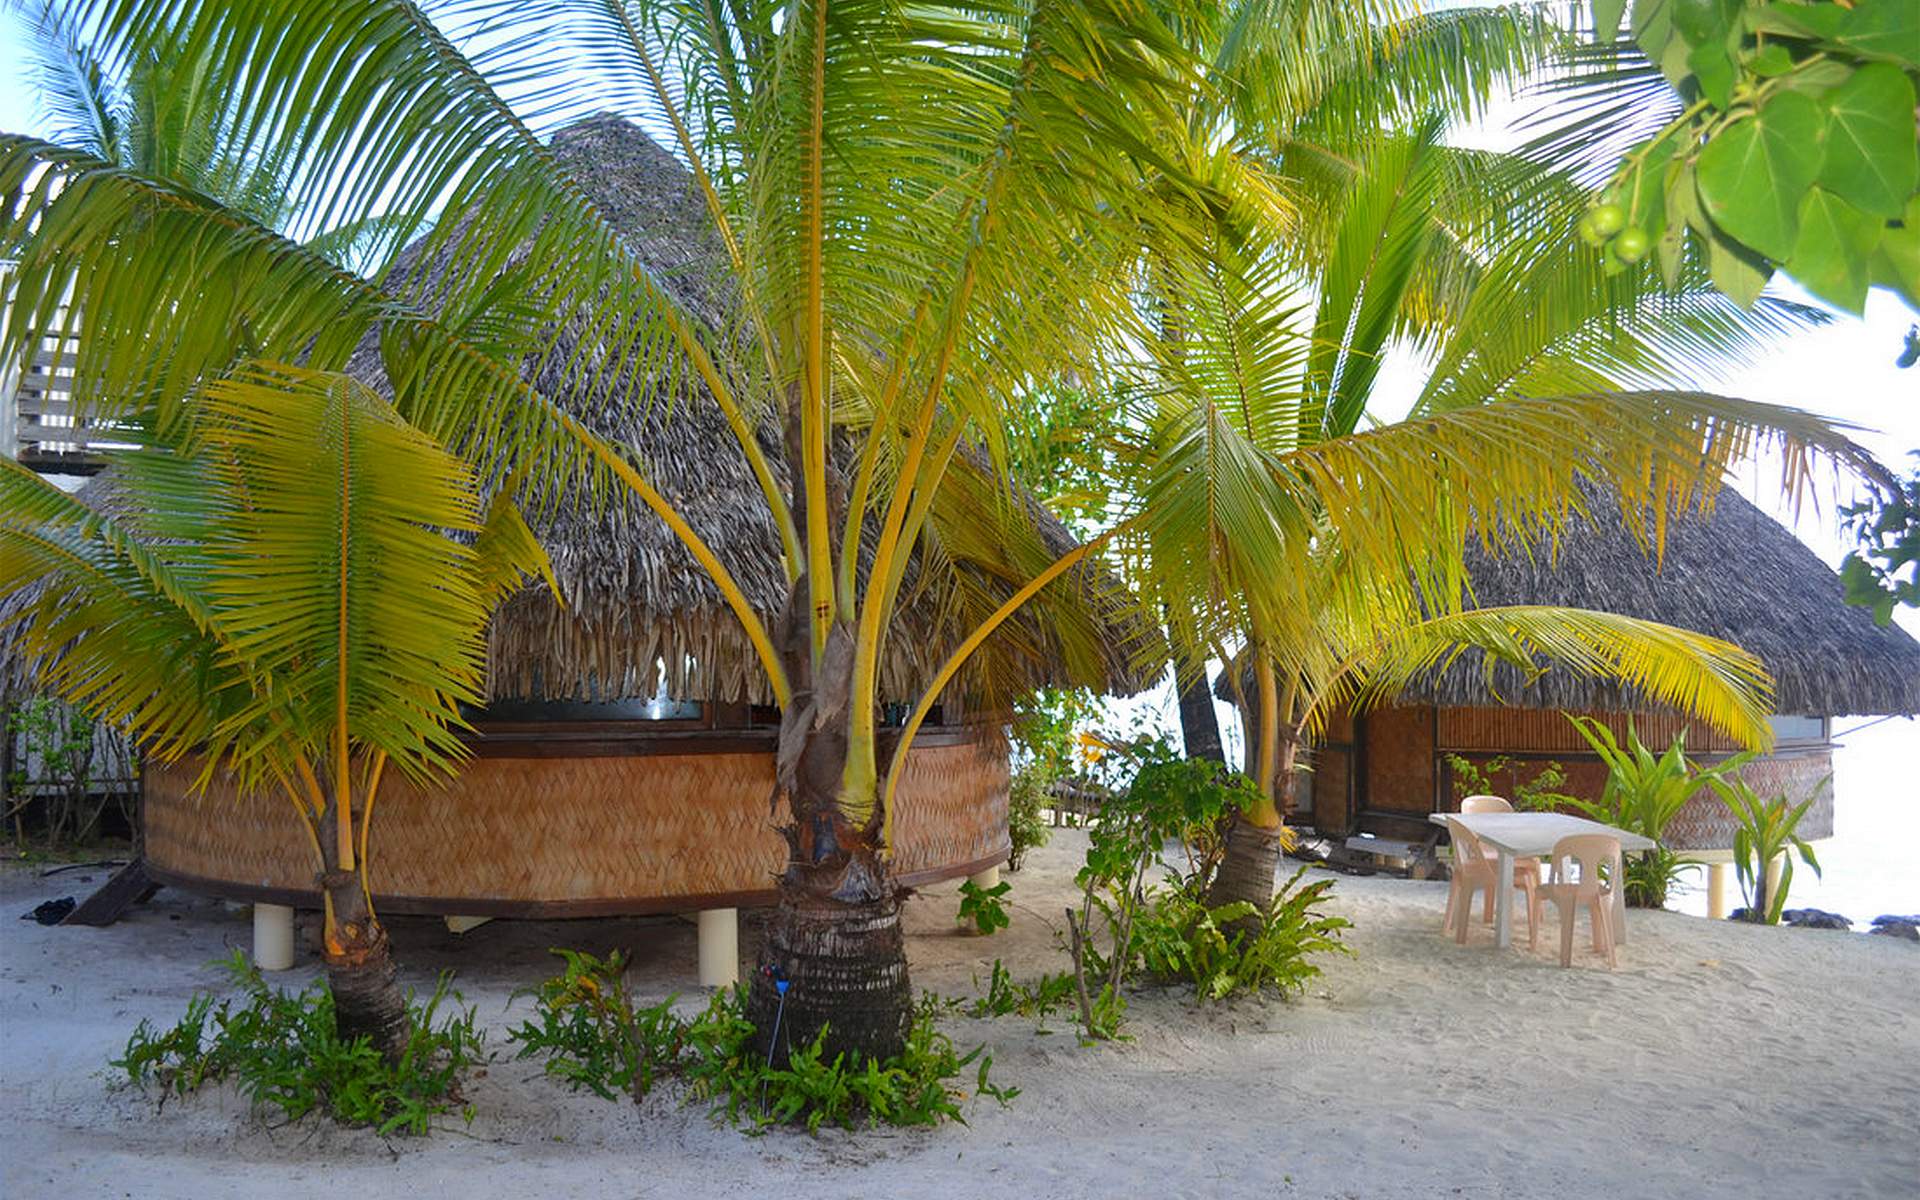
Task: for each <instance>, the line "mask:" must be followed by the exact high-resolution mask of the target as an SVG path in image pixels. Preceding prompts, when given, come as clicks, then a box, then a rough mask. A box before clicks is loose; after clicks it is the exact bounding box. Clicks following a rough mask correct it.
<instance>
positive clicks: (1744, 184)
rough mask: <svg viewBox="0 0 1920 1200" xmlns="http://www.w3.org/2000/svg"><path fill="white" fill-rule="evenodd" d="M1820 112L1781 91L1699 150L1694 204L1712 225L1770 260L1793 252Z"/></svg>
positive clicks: (1814, 160)
mask: <svg viewBox="0 0 1920 1200" xmlns="http://www.w3.org/2000/svg"><path fill="white" fill-rule="evenodd" d="M1822 124H1823V121H1822V114H1821V111H1820V106H1819V105H1818V104H1817V103H1816V102H1815V101H1814V100H1813V99H1812V98H1811V97H1809V96H1806V95H1804V94H1802V93H1800V92H1783V93H1781V94H1779V95H1777V96H1775V97H1773V98H1772V99H1771V100H1769V101H1767V103H1766V105H1765V106H1764V107H1762V108H1761V109H1760V111H1758V112H1757V113H1755V114H1754V115H1753V116H1751V117H1747V118H1744V119H1742V120H1739V121H1736V122H1734V123H1733V124H1732V125H1729V126H1727V127H1726V128H1725V129H1723V130H1722V131H1721V132H1720V133H1719V134H1717V135H1716V136H1715V137H1714V138H1713V140H1712V141H1710V142H1708V143H1707V147H1706V149H1704V150H1702V151H1701V152H1700V163H1699V178H1700V201H1701V204H1702V205H1703V206H1704V207H1705V209H1706V211H1707V215H1708V216H1709V217H1711V218H1713V222H1714V224H1716V225H1718V226H1719V227H1720V228H1721V229H1723V230H1725V231H1726V232H1727V233H1729V234H1731V235H1732V236H1733V237H1735V238H1737V239H1739V240H1740V241H1742V242H1745V243H1746V244H1747V245H1749V246H1751V247H1753V248H1754V249H1755V250H1758V251H1760V252H1761V253H1762V254H1765V255H1766V256H1767V257H1769V258H1771V259H1773V260H1775V261H1776V262H1778V261H1781V260H1783V259H1785V258H1786V257H1787V256H1788V255H1789V254H1791V253H1792V252H1793V246H1794V237H1795V235H1796V234H1797V233H1798V232H1799V221H1798V217H1797V205H1798V204H1799V202H1800V197H1802V196H1804V195H1805V194H1806V191H1807V188H1808V187H1810V186H1812V184H1813V179H1814V175H1815V174H1816V173H1817V172H1818V171H1819V169H1820V138H1821V133H1822Z"/></svg>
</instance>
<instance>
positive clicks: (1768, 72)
mask: <svg viewBox="0 0 1920 1200" xmlns="http://www.w3.org/2000/svg"><path fill="white" fill-rule="evenodd" d="M1747 69H1748V70H1750V71H1752V72H1753V73H1754V74H1755V75H1760V76H1763V77H1765V78H1768V79H1771V78H1773V77H1774V76H1776V75H1785V74H1786V73H1787V72H1788V71H1791V70H1793V54H1792V53H1791V52H1790V51H1789V50H1788V49H1787V48H1786V47H1785V46H1782V45H1781V44H1780V43H1779V42H1768V43H1767V44H1766V45H1764V46H1762V47H1760V50H1759V52H1758V53H1756V54H1755V55H1754V56H1753V57H1752V58H1750V59H1748V60H1747Z"/></svg>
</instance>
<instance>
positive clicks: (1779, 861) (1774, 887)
mask: <svg viewBox="0 0 1920 1200" xmlns="http://www.w3.org/2000/svg"><path fill="white" fill-rule="evenodd" d="M1786 861H1787V856H1786V855H1784V854H1780V855H1776V856H1775V857H1774V859H1773V861H1771V862H1769V863H1768V864H1767V903H1768V904H1769V905H1771V904H1772V903H1773V901H1774V897H1776V896H1778V895H1779V894H1780V868H1781V867H1783V866H1785V865H1786Z"/></svg>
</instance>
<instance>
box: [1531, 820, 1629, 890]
mask: <svg viewBox="0 0 1920 1200" xmlns="http://www.w3.org/2000/svg"><path fill="white" fill-rule="evenodd" d="M1573 863H1578V864H1579V866H1580V872H1579V879H1578V882H1579V884H1580V890H1581V891H1583V892H1584V891H1594V892H1597V891H1599V890H1600V884H1601V880H1602V873H1601V868H1602V867H1605V868H1606V873H1605V874H1606V879H1607V880H1608V881H1610V885H1611V886H1615V887H1617V886H1619V881H1620V839H1619V838H1617V837H1610V836H1608V835H1607V834H1604V833H1576V834H1573V835H1571V836H1569V837H1563V838H1561V839H1560V840H1559V841H1557V842H1555V843H1554V844H1553V865H1552V867H1551V869H1550V871H1549V873H1548V875H1547V879H1548V881H1549V882H1551V883H1573V882H1575V880H1574V879H1572V878H1570V877H1569V874H1568V871H1567V867H1568V866H1569V865H1570V864H1573ZM1589 885H1591V886H1589Z"/></svg>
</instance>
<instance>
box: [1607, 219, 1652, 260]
mask: <svg viewBox="0 0 1920 1200" xmlns="http://www.w3.org/2000/svg"><path fill="white" fill-rule="evenodd" d="M1652 248H1653V239H1651V238H1649V237H1648V236H1647V231H1646V230H1644V229H1636V228H1634V227H1633V226H1628V227H1627V228H1625V229H1622V230H1621V231H1620V234H1619V236H1618V237H1616V238H1614V239H1613V252H1614V253H1615V254H1617V255H1619V256H1620V261H1621V262H1629V263H1637V262H1639V261H1640V260H1641V259H1643V258H1645V257H1646V256H1647V251H1648V250H1651V249H1652Z"/></svg>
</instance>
